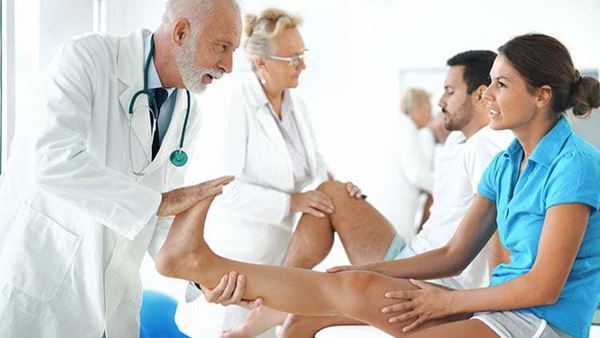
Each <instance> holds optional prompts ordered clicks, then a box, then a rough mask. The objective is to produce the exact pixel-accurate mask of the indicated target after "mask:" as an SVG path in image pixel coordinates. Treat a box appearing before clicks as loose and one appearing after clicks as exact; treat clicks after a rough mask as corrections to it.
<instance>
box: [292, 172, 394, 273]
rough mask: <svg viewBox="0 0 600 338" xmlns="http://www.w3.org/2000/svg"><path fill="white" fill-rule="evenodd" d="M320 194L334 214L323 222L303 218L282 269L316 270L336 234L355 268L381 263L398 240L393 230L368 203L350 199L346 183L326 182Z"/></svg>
mask: <svg viewBox="0 0 600 338" xmlns="http://www.w3.org/2000/svg"><path fill="white" fill-rule="evenodd" d="M318 190H320V191H322V192H323V193H325V194H326V195H327V197H329V199H330V200H331V202H332V203H333V205H334V206H335V210H334V212H333V213H332V214H331V215H328V216H327V217H324V218H317V217H314V216H312V215H303V216H302V218H301V219H300V222H299V223H298V226H297V227H296V230H295V231H294V236H293V237H292V241H291V243H290V246H289V248H288V251H287V253H286V257H285V259H284V261H283V266H293V267H300V268H306V269H312V268H314V267H315V265H317V264H319V263H320V262H321V261H322V260H323V259H324V258H325V257H326V256H327V254H329V251H330V250H331V246H332V245H333V234H334V232H337V233H338V235H339V236H340V239H341V241H342V244H343V246H344V249H345V250H346V254H347V255H348V258H349V259H350V262H351V263H352V264H364V263H368V262H373V261H381V260H382V259H383V257H384V255H385V254H386V252H387V250H388V248H389V246H390V243H391V242H392V240H393V239H394V236H396V231H395V230H394V227H393V226H392V225H391V224H390V223H389V222H388V221H387V220H386V219H385V217H383V215H382V214H381V213H379V211H377V209H375V208H374V207H373V206H372V205H371V204H369V202H367V201H365V200H363V199H356V198H351V197H350V196H348V193H347V192H346V187H345V185H344V184H343V183H340V182H332V181H327V182H325V183H323V184H321V185H320V186H319V188H318Z"/></svg>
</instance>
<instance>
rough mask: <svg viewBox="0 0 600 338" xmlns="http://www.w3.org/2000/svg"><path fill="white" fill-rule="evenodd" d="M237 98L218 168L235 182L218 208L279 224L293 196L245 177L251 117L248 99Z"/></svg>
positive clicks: (225, 134) (228, 117)
mask: <svg viewBox="0 0 600 338" xmlns="http://www.w3.org/2000/svg"><path fill="white" fill-rule="evenodd" d="M238 94H239V95H240V96H234V98H233V101H232V102H233V104H232V105H231V107H230V108H229V109H228V112H227V122H226V124H227V127H226V128H225V131H224V134H223V138H224V139H223V141H222V142H220V144H221V145H222V148H221V150H220V151H219V156H218V158H219V160H218V165H219V166H220V172H221V173H222V174H223V175H234V176H235V180H234V181H233V182H231V183H229V184H228V185H226V186H225V187H223V194H222V195H221V196H219V197H218V198H217V199H215V202H214V203H215V205H219V206H221V207H224V208H227V209H228V210H231V211H232V212H235V213H237V214H239V215H241V216H242V217H244V218H245V219H248V220H252V221H257V222H263V223H280V222H282V221H283V219H284V218H285V217H286V216H288V215H289V214H290V199H291V197H290V194H289V193H287V192H284V191H281V190H277V189H274V188H271V187H266V186H262V185H259V184H256V183H254V182H252V181H251V178H249V177H245V176H244V166H245V163H246V156H247V151H246V147H247V145H248V128H249V123H248V116H247V110H248V109H251V108H250V107H248V106H247V103H246V99H245V98H244V97H243V96H241V95H243V94H242V92H240V93H238Z"/></svg>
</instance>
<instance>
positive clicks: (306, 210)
mask: <svg viewBox="0 0 600 338" xmlns="http://www.w3.org/2000/svg"><path fill="white" fill-rule="evenodd" d="M290 211H291V212H301V213H303V214H310V215H313V216H315V217H319V218H321V217H325V214H330V213H332V212H333V203H331V200H330V199H329V197H327V195H325V194H324V193H323V192H321V191H318V190H312V191H307V192H300V193H292V198H291V206H290Z"/></svg>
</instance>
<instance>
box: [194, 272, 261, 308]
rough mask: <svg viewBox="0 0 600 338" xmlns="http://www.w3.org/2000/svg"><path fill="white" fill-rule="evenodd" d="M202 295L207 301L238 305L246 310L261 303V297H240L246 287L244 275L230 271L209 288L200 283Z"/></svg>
mask: <svg viewBox="0 0 600 338" xmlns="http://www.w3.org/2000/svg"><path fill="white" fill-rule="evenodd" d="M200 288H202V292H203V293H204V297H205V298H206V300H207V301H208V302H209V303H215V304H221V305H239V306H241V307H244V308H246V309H248V310H252V309H254V308H256V307H258V306H260V305H261V304H262V298H257V299H254V300H246V299H242V296H243V295H244V290H245V289H246V276H244V275H241V274H238V273H237V272H235V271H231V272H230V273H229V274H227V275H225V276H223V278H221V280H220V281H219V284H218V285H217V286H215V287H214V288H212V289H210V288H208V287H205V286H203V285H200Z"/></svg>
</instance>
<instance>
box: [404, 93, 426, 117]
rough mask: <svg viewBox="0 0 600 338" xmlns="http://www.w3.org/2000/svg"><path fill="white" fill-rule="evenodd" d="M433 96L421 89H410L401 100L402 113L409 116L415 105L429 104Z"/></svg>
mask: <svg viewBox="0 0 600 338" xmlns="http://www.w3.org/2000/svg"><path fill="white" fill-rule="evenodd" d="M430 98H431V95H429V93H428V92H426V91H425V90H424V89H421V88H408V89H406V90H405V91H404V93H403V94H402V99H401V100H400V111H402V112H403V113H404V114H407V115H409V114H410V113H411V111H412V110H413V108H414V106H415V104H423V103H425V102H429V100H430Z"/></svg>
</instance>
